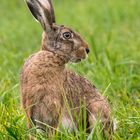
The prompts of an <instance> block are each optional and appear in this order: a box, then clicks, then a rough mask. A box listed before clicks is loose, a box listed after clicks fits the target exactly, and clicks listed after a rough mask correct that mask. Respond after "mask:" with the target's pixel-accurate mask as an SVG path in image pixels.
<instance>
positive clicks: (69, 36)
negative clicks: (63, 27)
mask: <svg viewBox="0 0 140 140" xmlns="http://www.w3.org/2000/svg"><path fill="white" fill-rule="evenodd" d="M63 37H64V38H65V39H70V38H71V33H70V32H65V33H63Z"/></svg>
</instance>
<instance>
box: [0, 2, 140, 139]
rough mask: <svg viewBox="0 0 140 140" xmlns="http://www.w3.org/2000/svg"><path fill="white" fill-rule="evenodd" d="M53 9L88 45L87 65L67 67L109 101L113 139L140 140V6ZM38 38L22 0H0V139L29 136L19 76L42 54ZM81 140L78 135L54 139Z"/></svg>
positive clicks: (107, 4) (74, 5)
mask: <svg viewBox="0 0 140 140" xmlns="http://www.w3.org/2000/svg"><path fill="white" fill-rule="evenodd" d="M54 5H55V11H56V17H57V23H58V24H64V25H67V26H70V27H72V28H73V29H75V30H77V31H78V32H80V33H81V35H82V36H83V37H84V38H85V39H86V40H87V42H88V43H89V45H90V50H91V52H90V54H89V58H88V60H84V62H82V63H79V64H70V65H69V67H71V68H72V69H74V70H75V71H76V72H77V73H79V74H81V75H84V76H85V77H87V78H88V79H89V80H90V81H91V82H92V83H93V84H94V85H96V87H97V88H98V89H99V90H100V91H101V92H102V93H103V94H104V95H105V96H106V97H107V98H108V100H109V102H110V104H111V108H112V114H113V116H115V118H116V119H117V121H118V128H117V130H116V132H115V134H114V135H113V139H114V140H138V139H140V1H139V0H86V1H85V0H69V1H68V0H54ZM41 33H42V29H41V27H40V25H39V24H38V23H36V22H35V21H34V19H33V18H32V17H31V15H30V13H29V11H28V9H27V7H26V5H25V3H24V1H23V0H8V1H6V0H1V2H0V54H1V56H0V140H2V139H5V140H9V139H10V140H21V139H25V140H26V139H27V136H28V134H29V133H30V131H31V130H28V129H27V128H26V118H25V114H24V111H23V110H22V107H21V105H20V93H19V74H20V69H21V67H22V65H23V63H24V60H25V59H26V58H27V57H28V56H29V55H30V54H32V53H33V52H35V51H37V50H39V49H40V44H41V43H40V41H41ZM78 135H79V137H78ZM39 137H40V139H42V140H43V136H41V135H40V136H39ZM84 137H85V135H84V134H83V133H82V131H81V132H79V133H78V134H77V135H76V136H74V135H72V134H67V133H64V134H62V135H57V134H56V136H55V137H52V140H53V139H54V140H58V139H62V140H69V139H70V140H75V139H76V140H78V139H81V140H83V139H84ZM96 139H97V140H101V139H102V138H101V137H100V136H99V135H98V138H95V140H96Z"/></svg>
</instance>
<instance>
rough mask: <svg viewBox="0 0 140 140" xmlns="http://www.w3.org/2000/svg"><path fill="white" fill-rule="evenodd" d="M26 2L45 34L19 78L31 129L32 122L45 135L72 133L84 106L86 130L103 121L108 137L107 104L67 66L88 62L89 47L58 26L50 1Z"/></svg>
mask: <svg viewBox="0 0 140 140" xmlns="http://www.w3.org/2000/svg"><path fill="white" fill-rule="evenodd" d="M26 2H27V5H28V7H29V9H30V11H31V13H32V15H33V16H34V17H35V18H36V20H37V21H39V22H40V23H41V26H42V27H43V30H44V32H43V36H42V49H41V50H40V51H38V52H37V53H35V54H33V55H31V56H30V57H29V58H28V59H27V60H26V62H25V64H24V66H23V69H22V72H21V77H20V87H21V97H22V104H23V108H24V109H25V111H26V115H27V118H28V120H29V121H28V127H29V128H31V127H32V125H31V121H32V122H33V124H34V125H35V126H37V127H38V128H39V129H42V130H44V131H46V130H48V129H47V128H48V126H50V127H51V128H59V127H60V126H62V127H63V128H65V129H68V131H73V130H74V129H75V128H78V122H77V119H76V116H75V114H76V115H77V116H78V118H80V117H82V116H80V115H81V113H80V107H81V106H82V105H84V104H85V106H86V115H87V119H86V120H87V130H91V129H92V128H93V127H94V124H95V123H96V121H97V120H98V119H100V121H101V122H102V124H103V128H104V132H105V133H106V132H108V133H109V132H110V130H111V128H112V123H111V115H110V107H109V104H108V102H107V100H106V99H105V98H104V97H103V96H102V95H101V94H100V93H99V92H98V91H97V89H96V87H95V86H93V85H92V84H91V83H90V82H89V81H88V80H87V79H85V78H84V77H82V76H80V75H77V74H76V73H74V72H72V71H70V70H68V69H67V68H66V64H67V63H69V62H73V63H78V62H80V61H81V60H83V59H85V58H86V56H87V54H88V53H89V47H88V44H87V43H86V42H85V41H84V40H83V38H82V37H81V36H80V35H79V34H78V33H77V32H75V31H73V30H72V29H70V28H68V27H65V26H63V25H60V26H59V25H56V23H55V15H54V9H53V6H52V3H51V0H26ZM30 120H31V121H30ZM73 122H74V123H73ZM50 131H52V130H50ZM50 131H49V130H48V133H50Z"/></svg>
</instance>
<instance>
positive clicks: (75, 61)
mask: <svg viewBox="0 0 140 140" xmlns="http://www.w3.org/2000/svg"><path fill="white" fill-rule="evenodd" d="M81 60H82V59H80V58H79V59H72V60H71V62H73V63H78V62H81Z"/></svg>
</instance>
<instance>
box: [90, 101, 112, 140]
mask: <svg viewBox="0 0 140 140" xmlns="http://www.w3.org/2000/svg"><path fill="white" fill-rule="evenodd" d="M110 118H111V117H110V108H109V106H108V104H107V103H106V102H105V101H104V100H97V101H92V102H90V105H89V106H88V121H89V129H90V130H92V129H93V128H94V127H96V124H98V122H99V123H101V124H102V128H103V134H104V136H105V137H107V138H108V139H109V140H111V132H112V123H111V119H110Z"/></svg>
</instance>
